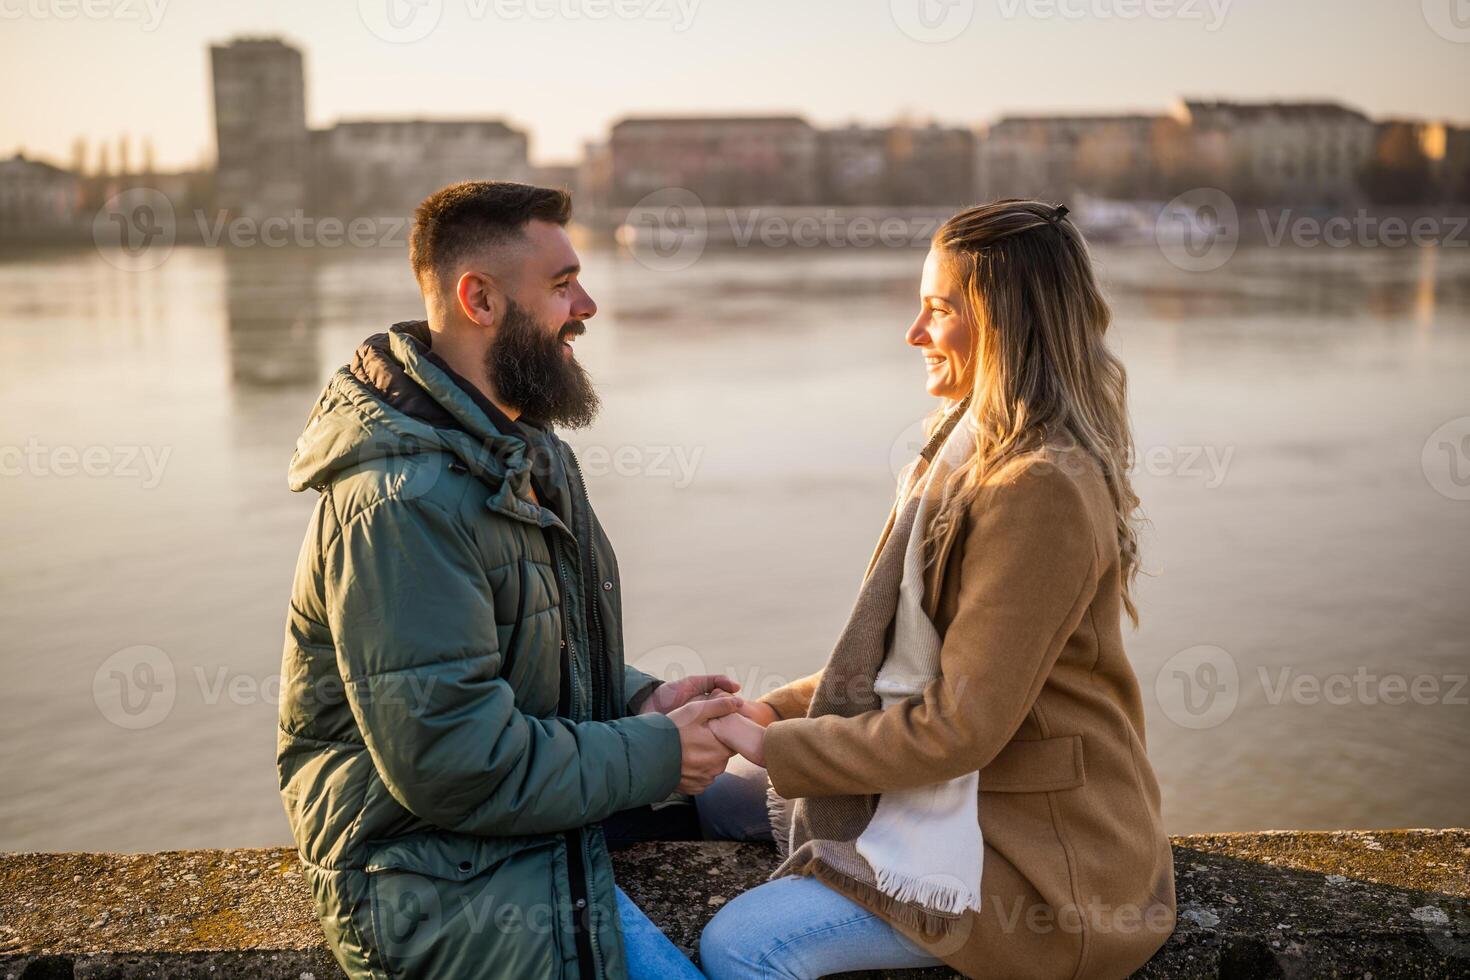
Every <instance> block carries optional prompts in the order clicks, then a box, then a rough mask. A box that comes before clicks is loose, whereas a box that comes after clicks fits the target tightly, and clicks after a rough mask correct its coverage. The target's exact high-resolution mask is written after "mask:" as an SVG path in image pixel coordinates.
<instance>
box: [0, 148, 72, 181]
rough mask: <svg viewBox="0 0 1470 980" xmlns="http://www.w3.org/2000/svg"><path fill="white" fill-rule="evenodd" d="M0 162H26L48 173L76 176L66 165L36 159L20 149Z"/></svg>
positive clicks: (59, 175)
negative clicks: (61, 165)
mask: <svg viewBox="0 0 1470 980" xmlns="http://www.w3.org/2000/svg"><path fill="white" fill-rule="evenodd" d="M0 163H24V164H26V165H28V166H32V167H35V168H36V169H38V170H44V171H46V172H47V173H49V174H54V175H55V176H58V177H74V176H76V175H75V174H73V173H72V172H71V171H70V170H67V169H66V168H65V167H58V166H56V165H55V164H52V163H47V162H46V161H45V160H36V159H33V158H31V157H28V156H26V155H25V154H24V153H23V152H21V151H20V150H17V151H16V152H15V155H14V156H13V157H11V158H10V159H9V160H3V161H0Z"/></svg>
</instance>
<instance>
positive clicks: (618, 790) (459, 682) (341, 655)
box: [277, 324, 680, 980]
mask: <svg viewBox="0 0 1470 980" xmlns="http://www.w3.org/2000/svg"><path fill="white" fill-rule="evenodd" d="M428 339H429V335H428V333H427V331H426V330H425V329H424V328H423V326H422V325H421V324H400V325H398V326H395V328H394V329H393V330H392V331H390V333H389V334H388V335H387V336H386V337H385V336H383V335H379V336H378V337H376V338H374V339H372V340H370V341H369V342H368V343H367V344H365V345H364V346H363V347H362V348H360V349H359V351H358V355H357V358H356V360H355V361H354V363H353V365H352V367H350V368H343V369H342V370H340V371H339V372H338V373H337V374H336V375H335V376H334V377H333V378H332V379H331V381H330V382H328V384H327V386H326V390H325V391H323V393H322V395H321V398H320V400H319V401H318V403H317V405H316V408H315V409H314V410H313V412H312V414H311V418H310V420H309V421H308V423H307V426H306V430H305V432H303V433H302V435H301V438H300V440H299V441H298V443H297V447H296V454H295V456H294V457H293V459H292V462H291V472H290V483H291V489H292V490H296V491H302V490H305V489H307V488H308V487H310V488H312V489H315V490H317V491H319V492H320V494H321V496H320V498H319V500H318V502H317V506H316V509H315V512H314V514H313V516H312V519H311V523H310V526H309V527H308V530H307V533H306V540H305V542H304V544H303V546H302V549H301V554H300V558H299V560H298V564H297V568H296V579H295V585H294V587H293V589H292V594H291V605H290V610H289V614H288V621H287V626H286V645H285V654H284V657H283V661H282V669H281V677H282V690H281V710H280V732H279V735H278V749H277V768H278V770H279V773H280V783H281V797H282V799H283V800H284V802H285V805H286V813H287V816H288V818H289V820H290V823H291V829H292V831H293V833H294V834H295V837H296V843H297V846H298V848H299V851H300V854H301V859H302V861H303V863H304V867H305V871H306V877H307V880H308V881H309V883H310V885H311V888H312V892H313V894H314V895H315V899H316V905H317V911H318V914H319V916H320V918H321V923H322V927H323V929H324V930H325V932H326V936H327V939H328V941H329V942H330V944H331V946H332V949H333V950H334V951H335V953H336V956H337V959H338V961H339V962H340V963H341V964H342V967H343V969H344V970H346V972H347V974H348V975H349V976H350V977H353V978H374V980H384V978H404V977H423V978H434V980H452V978H465V977H487V978H488V977H568V978H571V977H597V978H602V977H607V978H614V980H616V978H622V977H624V976H626V966H625V962H624V956H623V940H622V933H621V927H620V924H619V922H618V916H617V911H616V900H615V896H614V891H613V876H612V866H611V863H610V861H609V859H608V854H607V848H606V846H605V843H604V841H603V837H602V833H601V831H600V830H599V828H598V826H597V824H598V822H599V821H601V820H603V819H605V818H606V817H608V816H609V815H611V814H613V813H615V812H617V811H619V810H623V809H626V808H629V807H635V806H641V805H643V804H647V803H652V802H656V801H658V800H661V799H663V798H665V797H666V796H668V795H669V794H670V793H671V792H672V791H673V789H674V787H675V785H676V784H677V782H678V779H679V769H680V747H679V736H678V731H677V729H676V728H675V727H674V725H673V723H672V722H670V721H669V720H668V719H667V718H665V717H664V716H662V715H658V714H653V715H640V716H629V715H628V706H629V702H630V701H634V702H635V703H636V700H637V699H638V698H640V697H642V696H644V695H645V694H646V692H647V691H648V690H649V689H650V688H651V685H652V684H653V683H655V682H654V681H653V679H652V678H650V677H648V676H647V675H646V674H642V673H640V672H638V671H636V670H633V669H632V668H625V667H624V665H623V647H622V612H621V606H620V602H619V592H620V586H619V582H618V574H617V564H616V560H615V558H614V556H613V553H612V548H611V546H610V545H609V544H608V541H607V539H606V537H605V536H604V534H603V532H602V528H601V527H600V525H599V524H598V522H597V518H596V516H595V515H594V514H593V512H592V508H591V506H590V504H589V503H588V500H587V496H586V492H585V489H584V487H583V485H582V478H581V473H580V471H579V470H578V468H577V465H576V460H575V458H574V457H573V456H572V454H571V451H570V450H569V449H568V448H567V447H566V445H565V444H564V443H562V442H561V440H559V439H558V438H556V436H554V435H552V434H551V433H550V432H549V431H546V430H543V429H541V428H539V427H534V426H530V425H526V426H514V425H512V426H508V428H510V429H514V430H517V431H516V432H514V433H512V432H501V431H499V430H497V429H496V427H495V424H494V422H492V421H491V417H490V416H489V415H488V414H487V413H486V412H484V411H482V410H481V409H480V408H479V407H478V406H477V404H476V402H475V400H474V399H473V398H472V397H471V396H470V395H469V394H468V393H467V392H466V391H465V390H464V388H463V387H462V386H461V385H460V384H459V383H457V382H456V380H455V379H454V378H453V377H452V376H451V375H450V374H449V373H447V372H446V371H445V370H442V369H441V365H442V362H439V361H437V359H435V358H433V357H432V356H431V355H430V353H429V351H428V347H427V345H428ZM533 462H534V464H535V466H536V477H537V479H536V487H537V494H536V496H537V497H538V498H539V500H540V504H537V503H533V502H532V499H531V497H532V494H531V493H530V491H529V487H530V471H531V467H532V465H533ZM558 513H559V514H561V515H563V517H565V520H563V519H562V518H559V517H558V516H557V515H558ZM589 599H591V600H592V604H591V605H590V606H589V601H588V600H589ZM568 665H570V667H569V666H568Z"/></svg>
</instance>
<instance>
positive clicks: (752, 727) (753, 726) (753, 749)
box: [709, 701, 770, 768]
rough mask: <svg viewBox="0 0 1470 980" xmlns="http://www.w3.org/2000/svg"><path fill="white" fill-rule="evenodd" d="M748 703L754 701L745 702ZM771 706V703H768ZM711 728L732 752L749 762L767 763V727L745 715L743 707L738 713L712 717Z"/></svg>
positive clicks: (758, 764) (762, 764)
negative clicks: (737, 753)
mask: <svg viewBox="0 0 1470 980" xmlns="http://www.w3.org/2000/svg"><path fill="white" fill-rule="evenodd" d="M745 703H746V704H747V705H749V704H752V703H753V702H750V701H747V702H745ZM765 707H766V708H768V709H769V708H770V705H766V706H765ZM709 730H710V731H712V732H714V733H715V738H717V739H719V740H720V741H721V742H723V743H724V745H725V747H726V748H728V749H729V750H730V751H731V752H739V753H740V754H741V755H742V756H744V757H745V760H746V761H747V762H750V763H753V764H754V765H757V766H761V767H763V768H764V766H765V764H766V729H765V726H763V725H760V724H758V723H756V722H754V721H752V720H750V719H749V718H747V717H746V716H745V713H744V710H743V708H742V709H741V710H740V711H739V712H738V713H736V714H728V715H725V716H723V717H720V718H712V719H710V723H709Z"/></svg>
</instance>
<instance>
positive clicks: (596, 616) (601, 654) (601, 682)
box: [567, 446, 609, 721]
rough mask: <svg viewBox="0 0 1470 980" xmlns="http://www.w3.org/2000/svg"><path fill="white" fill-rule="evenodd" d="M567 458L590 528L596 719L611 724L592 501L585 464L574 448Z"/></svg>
mask: <svg viewBox="0 0 1470 980" xmlns="http://www.w3.org/2000/svg"><path fill="white" fill-rule="evenodd" d="M567 455H568V456H570V457H571V459H572V472H573V473H574V474H576V477H577V489H578V490H580V491H581V496H582V517H583V520H584V521H585V522H586V528H587V555H586V557H587V562H586V565H587V606H588V610H587V632H588V635H589V637H590V639H591V641H592V649H591V650H590V651H588V653H589V658H590V665H591V668H592V717H593V719H594V720H596V721H607V720H608V718H609V714H608V710H607V702H606V698H605V693H606V689H607V687H608V678H607V676H606V674H607V648H606V645H605V643H604V641H603V637H602V612H601V606H600V603H599V600H598V597H597V593H598V588H599V587H598V582H597V535H596V533H595V528H594V527H593V524H592V498H591V497H589V496H588V495H587V481H586V479H584V478H583V476H582V464H581V463H580V462H578V460H577V454H576V453H575V452H574V451H573V450H572V447H571V446H568V447H567Z"/></svg>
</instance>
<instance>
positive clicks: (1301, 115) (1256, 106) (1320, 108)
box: [1183, 99, 1368, 122]
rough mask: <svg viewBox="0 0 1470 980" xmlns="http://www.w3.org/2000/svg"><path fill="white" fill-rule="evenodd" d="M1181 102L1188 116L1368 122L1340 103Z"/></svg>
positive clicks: (1352, 109) (1200, 100)
mask: <svg viewBox="0 0 1470 980" xmlns="http://www.w3.org/2000/svg"><path fill="white" fill-rule="evenodd" d="M1183 102H1184V107H1185V108H1186V109H1188V110H1189V113H1190V115H1210V114H1219V115H1232V116H1245V117H1256V118H1265V117H1267V116H1285V117H1287V118H1293V119H1305V118H1311V117H1321V116H1340V117H1347V118H1350V119H1361V120H1363V121H1364V122H1367V121H1368V117H1367V116H1366V115H1365V114H1364V113H1362V112H1360V111H1359V110H1357V109H1354V108H1351V107H1350V106H1345V105H1343V104H1342V103H1340V102H1230V101H1226V100H1222V99H1184V100H1183Z"/></svg>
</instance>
